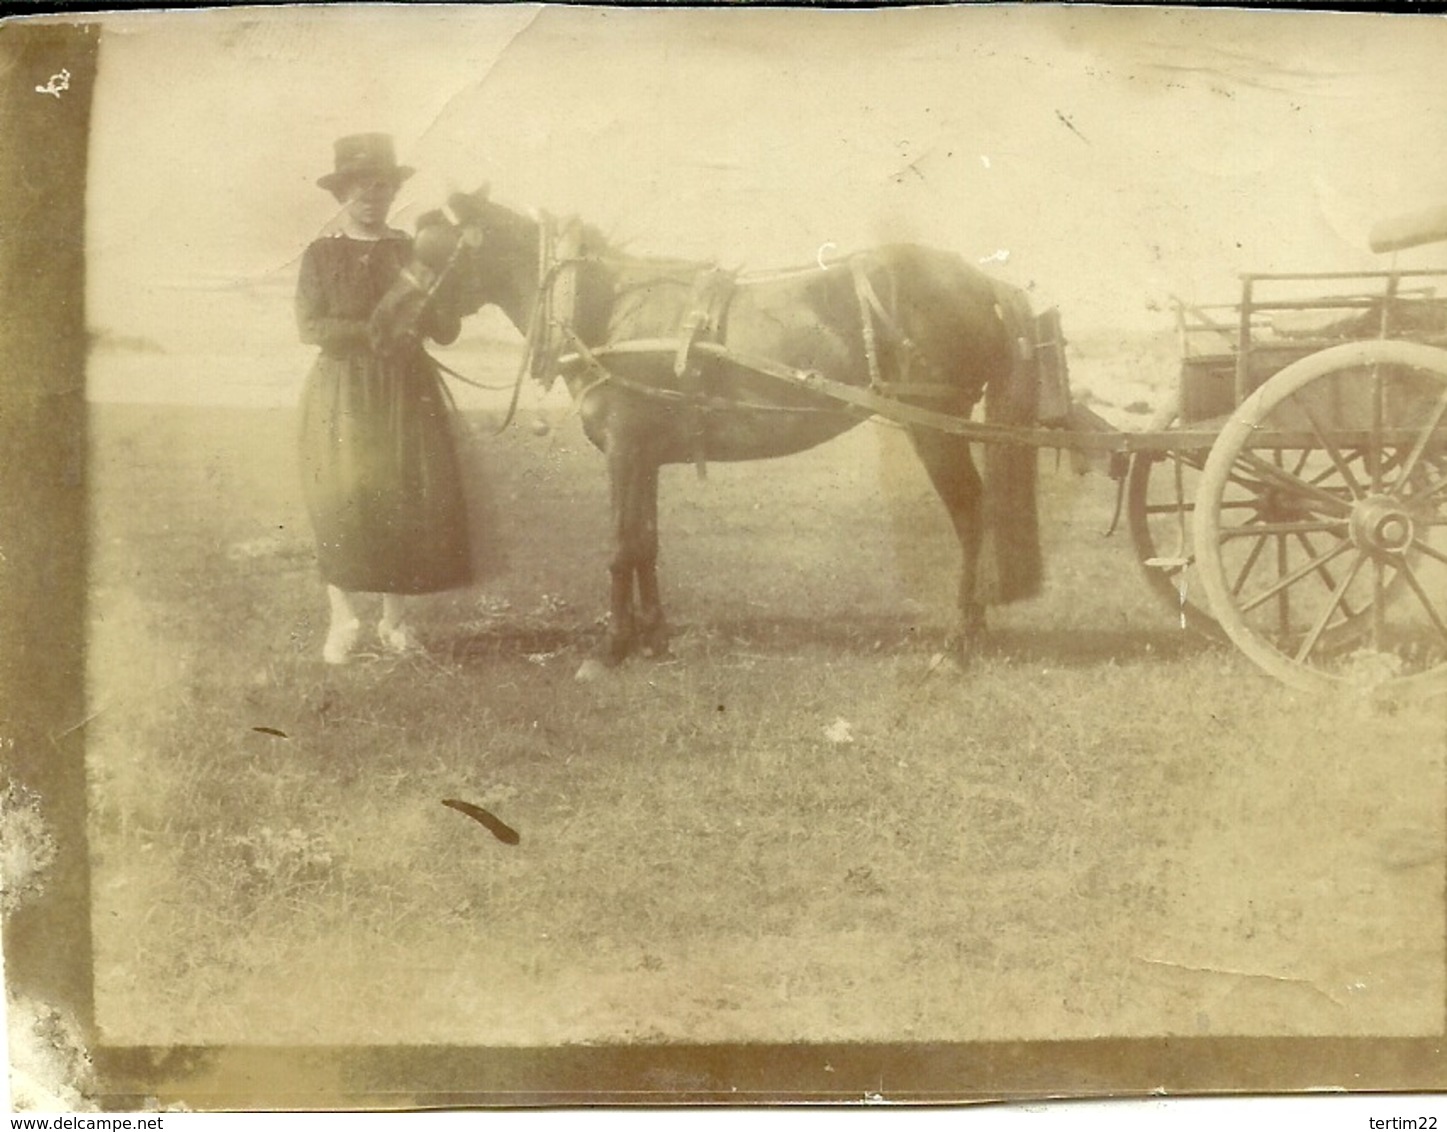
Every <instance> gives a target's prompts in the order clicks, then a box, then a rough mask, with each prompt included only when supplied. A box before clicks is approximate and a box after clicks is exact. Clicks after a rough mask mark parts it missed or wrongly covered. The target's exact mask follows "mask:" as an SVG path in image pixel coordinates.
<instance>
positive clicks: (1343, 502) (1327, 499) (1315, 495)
mask: <svg viewBox="0 0 1447 1132" xmlns="http://www.w3.org/2000/svg"><path fill="white" fill-rule="evenodd" d="M1239 459H1241V460H1245V461H1246V462H1247V463H1248V464H1250V465H1251V467H1252V468H1254V469H1255V470H1256V471H1257V472H1259V473H1260V474H1261V476H1262V478H1263V479H1266V480H1269V481H1271V482H1272V483H1274V484H1276V485H1277V486H1279V487H1284V488H1290V489H1291V490H1292V491H1294V492H1296V493H1297V494H1298V495H1303V496H1306V497H1307V498H1309V499H1312V500H1315V501H1316V502H1317V503H1319V504H1321V505H1322V506H1324V507H1327V508H1330V509H1331V510H1333V511H1335V512H1337V513H1338V514H1347V513H1349V512H1350V511H1351V506H1352V505H1351V500H1349V499H1343V498H1342V497H1341V496H1339V495H1333V494H1332V493H1331V492H1329V491H1327V490H1326V489H1325V488H1321V487H1317V486H1316V485H1315V484H1313V483H1310V482H1309V481H1307V480H1304V479H1302V478H1301V477H1300V476H1293V475H1292V474H1291V473H1290V472H1288V471H1287V470H1286V469H1285V468H1278V467H1276V465H1274V464H1271V463H1268V462H1267V461H1265V460H1263V459H1262V458H1261V457H1260V456H1258V455H1256V453H1255V452H1242V453H1241V454H1240V456H1239Z"/></svg>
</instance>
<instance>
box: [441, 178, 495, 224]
mask: <svg viewBox="0 0 1447 1132" xmlns="http://www.w3.org/2000/svg"><path fill="white" fill-rule="evenodd" d="M487 193H488V186H487V185H483V186H482V188H480V189H478V190H477V192H475V193H453V194H452V195H451V196H450V197H448V198H447V207H448V208H450V209H452V215H453V216H455V217H457V219H458V221H459V222H460V223H462V224H466V223H468V222H469V221H473V220H479V219H481V218H482V208H483V205H485V204H487Z"/></svg>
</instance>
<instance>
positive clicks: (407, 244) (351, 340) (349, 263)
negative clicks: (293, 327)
mask: <svg viewBox="0 0 1447 1132" xmlns="http://www.w3.org/2000/svg"><path fill="white" fill-rule="evenodd" d="M411 248H412V243H411V241H410V240H408V239H407V237H406V236H405V235H404V234H403V233H400V232H399V233H397V234H396V235H393V236H386V237H384V238H382V239H380V240H354V239H351V238H350V237H348V236H342V235H336V236H324V237H323V238H321V239H320V240H316V241H315V242H313V243H312V244H311V246H310V247H308V248H307V250H306V252H305V253H304V254H303V255H302V260H301V273H300V274H299V276H298V277H297V283H296V322H297V329H298V331H299V332H300V334H301V340H302V341H303V342H305V343H307V344H308V345H311V346H320V347H322V349H323V350H326V351H328V352H346V351H347V350H349V349H352V348H356V347H359V346H363V345H365V343H366V329H367V319H368V318H370V317H371V314H372V311H373V310H374V309H376V306H377V303H378V302H379V301H380V300H381V298H382V296H383V295H385V294H386V293H387V290H388V288H389V287H391V286H392V284H393V282H395V281H396V278H397V274H398V272H400V271H401V270H402V267H403V265H404V264H406V262H407V259H408V257H409V256H410V255H411Z"/></svg>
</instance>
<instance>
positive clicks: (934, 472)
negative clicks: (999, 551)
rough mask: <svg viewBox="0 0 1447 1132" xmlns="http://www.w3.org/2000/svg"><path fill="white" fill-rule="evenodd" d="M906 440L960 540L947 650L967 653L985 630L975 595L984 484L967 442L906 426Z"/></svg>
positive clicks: (961, 656)
mask: <svg viewBox="0 0 1447 1132" xmlns="http://www.w3.org/2000/svg"><path fill="white" fill-rule="evenodd" d="M909 438H910V441H911V442H912V443H913V444H914V450H915V452H917V453H918V454H919V458H920V461H921V462H922V463H923V464H924V466H925V470H926V471H927V472H928V473H929V478H930V482H931V483H932V484H934V488H935V491H936V492H937V493H938V494H939V497H940V499H941V501H942V502H943V503H944V505H945V509H946V510H947V511H948V512H949V515H950V522H951V523H953V524H954V528H955V537H956V538H958V539H959V542H960V588H959V597H958V606H959V621H958V623H957V625H956V627H955V630H954V632H953V633H952V634H951V636H950V640H949V644H948V646H947V651H948V652H949V653H951V654H953V655H955V656H956V657H957V658H958V659H961V660H963V659H965V657H967V656H968V655H969V654H970V653H971V652H973V651H974V650H975V649H976V648H977V647H978V645H979V644H980V642H981V640H982V639H983V637H984V635H985V607H984V605H983V603H982V602H981V601H980V599H979V587H978V572H979V563H980V547H981V544H982V542H983V539H984V489H983V487H982V485H981V481H980V473H979V472H978V471H977V470H976V468H975V461H974V459H973V457H972V456H971V455H970V444H969V441H967V440H965V439H964V438H963V437H959V436H952V435H950V434H949V433H942V432H936V431H933V430H930V431H925V430H915V429H911V430H910V433H909Z"/></svg>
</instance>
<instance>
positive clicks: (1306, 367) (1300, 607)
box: [1194, 339, 1447, 696]
mask: <svg viewBox="0 0 1447 1132" xmlns="http://www.w3.org/2000/svg"><path fill="white" fill-rule="evenodd" d="M1243 500H1247V501H1250V505H1249V506H1246V507H1237V506H1235V504H1237V503H1238V502H1240V501H1243ZM1194 520H1195V526H1194V541H1195V548H1196V556H1197V557H1196V567H1197V570H1198V572H1199V574H1200V576H1201V583H1202V585H1203V586H1204V588H1205V590H1206V593H1207V595H1208V597H1209V598H1210V602H1211V609H1212V611H1213V612H1214V613H1215V615H1216V620H1217V621H1218V622H1219V623H1220V625H1221V627H1222V628H1223V629H1224V630H1225V632H1226V633H1227V635H1228V636H1230V638H1231V640H1232V641H1233V642H1234V643H1235V644H1236V646H1237V647H1238V648H1240V649H1241V651H1242V652H1244V653H1245V654H1246V655H1247V656H1249V657H1250V658H1251V659H1252V660H1253V661H1255V662H1256V663H1257V664H1259V665H1260V666H1261V667H1262V668H1264V669H1266V671H1268V672H1270V673H1271V674H1273V675H1274V676H1277V677H1278V678H1280V679H1281V680H1284V681H1285V682H1286V683H1288V684H1291V685H1293V686H1295V687H1299V688H1306V689H1314V690H1326V689H1340V688H1344V687H1359V688H1363V689H1369V690H1378V691H1384V692H1388V693H1390V694H1392V695H1398V696H1407V695H1415V694H1417V693H1429V692H1434V691H1439V690H1443V689H1447V529H1444V528H1447V351H1442V350H1438V349H1435V348H1433V347H1430V346H1424V345H1422V344H1420V343H1415V342H1405V341H1384V340H1380V339H1373V340H1368V341H1362V342H1351V343H1348V344H1346V345H1342V346H1333V347H1331V348H1330V349H1327V350H1323V351H1321V352H1320V353H1317V354H1312V355H1311V356H1310V357H1307V358H1303V359H1302V360H1300V361H1298V362H1295V363H1293V364H1292V365H1289V366H1287V367H1286V368H1285V369H1283V370H1282V371H1281V372H1280V373H1278V374H1276V375H1275V376H1274V377H1272V378H1271V379H1270V380H1269V381H1268V382H1266V383H1265V384H1264V385H1263V386H1261V388H1259V389H1258V390H1257V391H1256V392H1255V393H1253V394H1252V395H1251V396H1250V397H1249V398H1247V400H1246V401H1245V402H1244V403H1243V404H1242V405H1241V407H1240V408H1239V409H1238V410H1237V411H1236V413H1235V414H1234V415H1233V416H1232V417H1231V419H1230V421H1228V422H1227V424H1226V426H1225V428H1223V429H1222V430H1221V434H1220V436H1219V437H1218V438H1217V441H1216V443H1215V445H1214V446H1213V447H1212V448H1211V454H1210V456H1209V458H1208V459H1207V460H1206V465H1205V468H1204V470H1203V472H1202V475H1201V482H1200V485H1199V488H1198V490H1197V495H1196V509H1195V515H1194Z"/></svg>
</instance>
